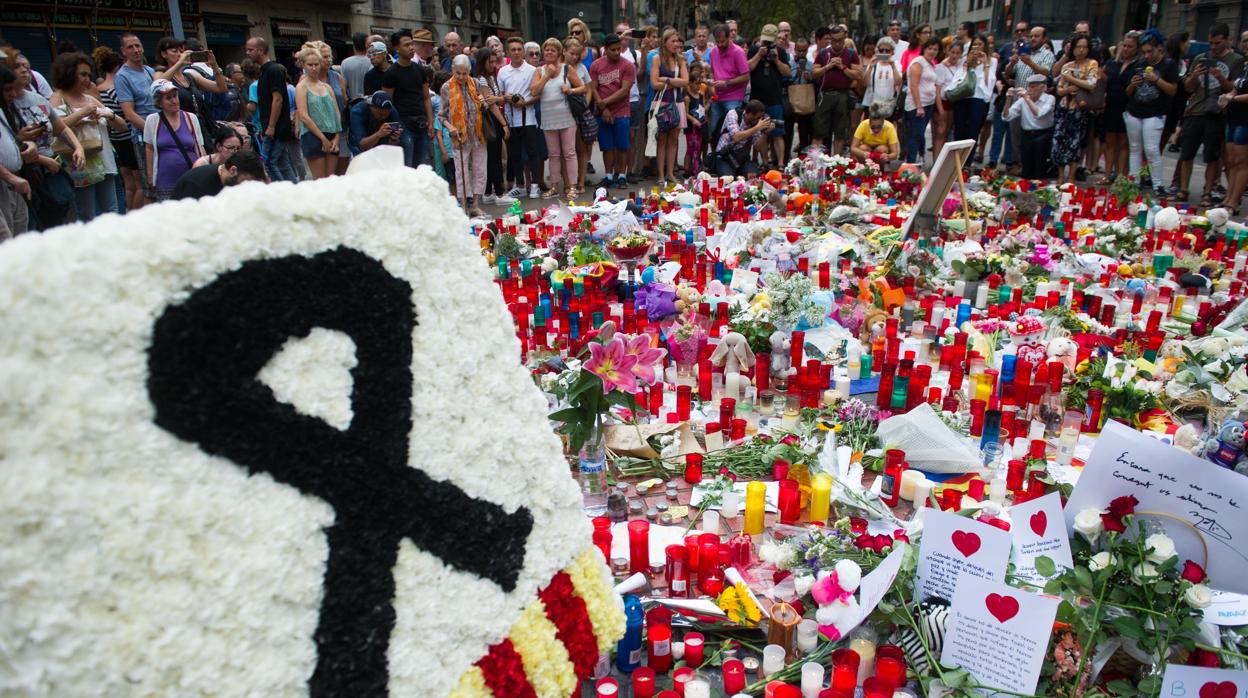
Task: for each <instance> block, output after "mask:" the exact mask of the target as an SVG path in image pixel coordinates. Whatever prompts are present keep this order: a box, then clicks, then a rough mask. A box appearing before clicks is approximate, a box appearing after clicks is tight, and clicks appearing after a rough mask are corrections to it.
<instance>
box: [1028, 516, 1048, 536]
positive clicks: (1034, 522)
mask: <svg viewBox="0 0 1248 698" xmlns="http://www.w3.org/2000/svg"><path fill="white" fill-rule="evenodd" d="M1048 527H1049V517H1048V515H1047V514H1045V513H1044V512H1043V511H1037V512H1036V513H1034V514H1032V515H1031V530H1033V531H1035V532H1036V535H1037V536H1040V537H1041V538H1043V537H1044V531H1045V529H1047V528H1048Z"/></svg>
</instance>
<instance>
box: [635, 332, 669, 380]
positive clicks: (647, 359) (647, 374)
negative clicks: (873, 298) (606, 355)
mask: <svg viewBox="0 0 1248 698" xmlns="http://www.w3.org/2000/svg"><path fill="white" fill-rule="evenodd" d="M625 354H626V355H628V356H635V357H637V363H635V364H633V375H634V376H636V377H637V378H639V379H640V380H641V382H642V384H643V385H651V384H653V383H654V381H655V369H656V368H657V367H658V366H659V365H660V364H661V362H662V361H663V357H664V356H665V355H666V354H667V350H665V349H656V348H654V347H652V346H650V335H648V334H644V333H643V334H638V335H635V336H633V337H631V338H630V339H629V340H628V346H627V348H626V350H625Z"/></svg>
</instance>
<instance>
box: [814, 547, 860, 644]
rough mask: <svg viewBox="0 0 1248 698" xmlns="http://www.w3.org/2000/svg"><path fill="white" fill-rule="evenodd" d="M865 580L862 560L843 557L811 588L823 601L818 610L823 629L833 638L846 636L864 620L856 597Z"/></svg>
mask: <svg viewBox="0 0 1248 698" xmlns="http://www.w3.org/2000/svg"><path fill="white" fill-rule="evenodd" d="M861 583H862V568H861V567H859V566H858V563H856V562H854V561H853V560H841V561H839V562H837V563H836V566H835V567H834V568H833V569H831V570H823V571H821V572H820V573H819V575H818V577H817V581H816V582H815V585H814V586H813V587H811V589H810V595H811V597H812V598H814V600H815V603H816V604H818V605H819V609H818V610H817V611H815V621H816V622H817V623H819V632H820V633H821V634H823V635H824V636H825V637H827V638H828V639H830V640H832V641H833V642H836V641H837V640H840V639H841V638H842V637H845V635H847V634H848V633H849V632H850V631H851V630H853V629H854V628H855V627H857V625H858V623H859V622H861V621H862V609H861V608H860V607H859V605H858V600H857V599H856V598H854V592H856V591H858V585H859V584H861Z"/></svg>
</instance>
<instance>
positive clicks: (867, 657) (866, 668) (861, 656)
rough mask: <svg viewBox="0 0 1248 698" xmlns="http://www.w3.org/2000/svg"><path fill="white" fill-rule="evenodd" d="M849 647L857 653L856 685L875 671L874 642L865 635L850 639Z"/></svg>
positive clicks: (860, 683)
mask: <svg viewBox="0 0 1248 698" xmlns="http://www.w3.org/2000/svg"><path fill="white" fill-rule="evenodd" d="M849 648H850V649H851V650H853V651H855V652H857V653H858V685H859V686H861V685H862V682H863V681H866V680H867V679H868V678H870V677H871V674H872V673H873V672H874V671H875V643H874V642H872V641H870V640H868V639H867V638H865V637H859V638H855V639H853V640H850V642H849Z"/></svg>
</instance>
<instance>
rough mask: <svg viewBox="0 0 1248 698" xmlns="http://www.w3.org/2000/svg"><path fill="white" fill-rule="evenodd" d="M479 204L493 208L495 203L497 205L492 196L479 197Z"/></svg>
mask: <svg viewBox="0 0 1248 698" xmlns="http://www.w3.org/2000/svg"><path fill="white" fill-rule="evenodd" d="M481 203H482V204H484V205H486V206H493V205H495V204H496V203H498V201H497V200H495V198H494V195H493V194H485V195H484V196H482V197H481Z"/></svg>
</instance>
